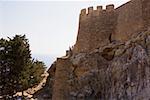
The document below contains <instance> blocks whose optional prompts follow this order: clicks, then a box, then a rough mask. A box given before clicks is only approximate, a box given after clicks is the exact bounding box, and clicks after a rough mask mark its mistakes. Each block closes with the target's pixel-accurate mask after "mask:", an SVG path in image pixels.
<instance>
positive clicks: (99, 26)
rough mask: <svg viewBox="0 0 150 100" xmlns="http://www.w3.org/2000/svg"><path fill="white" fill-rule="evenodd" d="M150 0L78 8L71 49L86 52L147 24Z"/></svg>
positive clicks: (126, 36)
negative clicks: (74, 40) (116, 5)
mask: <svg viewBox="0 0 150 100" xmlns="http://www.w3.org/2000/svg"><path fill="white" fill-rule="evenodd" d="M149 19H150V0H131V1H129V2H127V3H125V4H123V5H121V6H120V7H117V8H115V6H114V5H113V4H109V5H106V7H105V9H104V7H103V6H97V7H96V9H94V8H93V7H88V8H85V9H82V10H81V13H80V20H79V30H78V36H77V42H76V44H75V46H74V50H73V51H74V52H90V51H92V50H94V49H95V48H99V47H101V46H104V45H107V44H109V43H110V42H112V41H122V42H124V41H127V40H128V39H130V38H131V36H132V34H137V33H139V32H141V31H143V30H145V29H146V28H147V27H148V26H150V20H149Z"/></svg>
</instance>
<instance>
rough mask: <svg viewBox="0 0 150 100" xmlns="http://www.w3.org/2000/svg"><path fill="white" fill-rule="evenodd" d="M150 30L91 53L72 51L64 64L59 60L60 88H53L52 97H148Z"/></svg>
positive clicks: (146, 99)
mask: <svg viewBox="0 0 150 100" xmlns="http://www.w3.org/2000/svg"><path fill="white" fill-rule="evenodd" d="M149 33H150V31H146V32H141V33H140V34H139V35H138V36H137V37H135V38H133V39H130V40H129V41H127V42H125V43H123V44H122V43H111V44H110V45H108V46H104V47H101V49H99V50H94V51H93V52H91V53H79V54H75V55H72V56H70V57H68V58H67V59H65V61H64V60H62V62H63V63H62V64H59V63H60V61H57V62H56V63H58V66H57V68H58V71H59V74H58V73H57V75H58V76H59V77H58V76H57V77H55V81H58V82H57V85H56V84H55V85H56V86H55V89H56V90H57V92H56V91H53V95H54V96H56V98H52V99H53V100H149V99H150V96H149V93H150V63H149V60H150V58H149V45H148V43H149V37H150V34H149ZM143 41H145V42H144V43H141V42H143ZM112 52H113V53H112ZM112 55H113V57H112ZM110 58H111V59H110ZM59 67H61V68H59ZM57 68H56V70H57ZM64 70H67V72H64ZM63 74H65V75H63ZM60 77H61V78H60ZM59 80H60V81H59ZM60 89H61V90H63V91H62V92H61V90H60ZM54 92H55V93H56V94H59V95H56V94H55V93H54Z"/></svg>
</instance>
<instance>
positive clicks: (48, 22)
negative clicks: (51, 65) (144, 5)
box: [0, 0, 127, 60]
mask: <svg viewBox="0 0 150 100" xmlns="http://www.w3.org/2000/svg"><path fill="white" fill-rule="evenodd" d="M125 2H127V0H97V1H96V0H82V1H81V0H68V1H62V0H56V1H49V0H46V1H42V0H41V1H39V0H38V1H37V0H32V1H31V0H15V1H14V0H0V38H1V37H3V38H6V37H7V36H9V37H12V36H14V35H15V34H26V36H27V38H28V39H29V43H30V48H31V50H32V54H33V55H40V56H42V55H44V56H49V57H53V58H55V57H59V56H63V55H65V51H66V50H67V49H68V48H69V46H73V45H74V44H75V41H76V37H77V31H78V19H79V13H80V10H81V9H82V8H87V7H89V6H94V7H96V6H97V5H103V6H105V5H107V4H115V6H116V7H117V6H119V5H121V4H123V3H125ZM40 56H39V58H40ZM42 59H43V58H41V60H42Z"/></svg>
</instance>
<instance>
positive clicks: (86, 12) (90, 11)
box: [80, 4, 115, 16]
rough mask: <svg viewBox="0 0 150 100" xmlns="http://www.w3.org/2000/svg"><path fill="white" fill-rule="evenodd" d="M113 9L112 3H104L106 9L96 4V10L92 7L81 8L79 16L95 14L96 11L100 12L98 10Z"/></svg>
mask: <svg viewBox="0 0 150 100" xmlns="http://www.w3.org/2000/svg"><path fill="white" fill-rule="evenodd" d="M113 10H115V7H114V5H113V4H110V5H106V9H103V6H97V7H96V10H94V8H93V7H88V8H87V9H86V8H84V9H82V10H81V13H80V15H81V16H84V15H89V14H95V15H96V14H97V13H100V12H105V11H113Z"/></svg>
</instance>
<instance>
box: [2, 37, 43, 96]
mask: <svg viewBox="0 0 150 100" xmlns="http://www.w3.org/2000/svg"><path fill="white" fill-rule="evenodd" d="M44 67H45V65H44V63H42V62H40V61H34V60H32V58H31V52H30V49H29V43H28V40H27V39H26V38H25V35H23V36H20V35H16V36H15V37H13V38H12V39H11V38H9V39H8V40H5V39H0V96H4V97H6V96H7V95H13V94H15V93H16V92H17V91H23V90H25V89H27V88H29V87H31V86H33V85H35V84H38V83H39V82H40V81H41V79H42V77H41V75H42V73H44V70H45V68H44Z"/></svg>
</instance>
